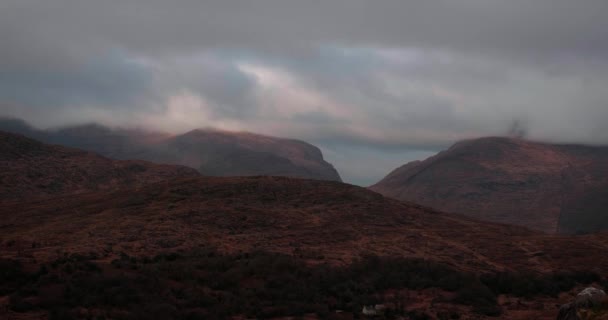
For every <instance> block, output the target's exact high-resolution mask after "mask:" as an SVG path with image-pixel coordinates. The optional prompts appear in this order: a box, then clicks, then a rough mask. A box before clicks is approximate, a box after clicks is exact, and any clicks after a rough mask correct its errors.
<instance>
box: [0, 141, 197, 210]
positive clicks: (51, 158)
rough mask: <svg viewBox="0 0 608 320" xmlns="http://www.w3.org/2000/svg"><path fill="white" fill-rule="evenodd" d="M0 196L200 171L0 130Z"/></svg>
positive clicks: (137, 182) (134, 183) (133, 183)
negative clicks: (114, 156) (125, 158)
mask: <svg viewBox="0 0 608 320" xmlns="http://www.w3.org/2000/svg"><path fill="white" fill-rule="evenodd" d="M0 167H2V168H3V170H2V171H1V172H0V200H28V199H36V198H40V197H45V196H54V195H59V194H66V193H78V192H89V191H97V190H108V189H116V188H124V187H131V188H136V187H141V186H143V185H144V184H148V183H154V182H159V181H163V180H166V179H170V178H177V177H182V178H183V177H192V176H198V175H199V173H198V172H196V170H193V169H191V168H187V167H183V166H174V165H159V164H153V163H149V162H146V161H140V160H128V161H119V160H111V159H108V158H105V157H102V156H99V155H97V154H94V153H91V152H86V151H82V150H77V149H72V148H66V147H62V146H57V145H48V144H44V143H42V142H38V141H36V140H33V139H30V138H27V137H25V136H22V135H18V134H12V133H7V132H2V131H0Z"/></svg>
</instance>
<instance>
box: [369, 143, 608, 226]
mask: <svg viewBox="0 0 608 320" xmlns="http://www.w3.org/2000/svg"><path fill="white" fill-rule="evenodd" d="M370 188H371V189H372V190H375V191H377V192H380V193H382V194H384V195H387V196H390V197H393V198H396V199H400V200H406V201H413V202H417V203H420V204H423V205H428V206H431V207H434V208H437V209H439V210H442V211H450V212H458V213H462V214H465V215H468V216H471V217H474V218H477V219H481V220H488V221H495V222H502V223H509V224H516V225H523V226H526V227H529V228H532V229H537V230H542V231H545V232H563V233H576V232H593V231H598V230H604V229H607V228H608V211H607V210H606V208H607V207H606V204H607V203H606V200H605V199H606V198H607V197H606V192H605V190H608V147H592V146H580V145H551V144H544V143H537V142H531V141H525V140H521V139H511V138H481V139H476V140H470V141H464V142H460V143H457V144H455V145H454V146H453V147H451V148H450V149H448V150H446V151H443V152H441V153H439V154H438V155H436V156H433V157H431V158H429V159H426V160H424V161H416V162H412V163H408V164H406V165H404V166H402V167H400V168H398V169H396V170H394V171H393V172H391V173H390V174H389V175H388V176H387V177H385V178H384V179H383V180H382V181H380V182H378V183H377V184H376V185H373V186H371V187H370Z"/></svg>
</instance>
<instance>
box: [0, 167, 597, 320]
mask: <svg viewBox="0 0 608 320" xmlns="http://www.w3.org/2000/svg"><path fill="white" fill-rule="evenodd" d="M0 221H2V222H1V223H0V229H1V230H2V235H1V237H0V271H2V272H0V306H2V308H0V316H4V317H7V318H8V317H19V318H21V319H40V318H42V319H44V318H46V316H49V315H50V318H52V319H54V318H61V319H63V318H68V317H70V318H77V319H78V318H89V317H93V318H95V317H100V316H102V317H106V318H121V319H142V318H145V319H150V318H159V319H161V318H162V319H183V318H192V319H242V318H263V319H269V318H274V319H286V318H285V317H288V316H305V317H306V318H307V319H325V318H330V319H352V318H353V317H361V316H362V314H361V313H362V307H363V306H364V305H369V304H384V305H385V306H386V307H387V308H388V309H387V312H390V315H391V316H389V317H388V318H398V317H400V316H408V317H410V318H415V319H419V318H424V319H445V318H446V317H448V318H450V317H452V318H454V317H456V318H458V319H463V320H464V319H483V318H485V316H488V315H491V316H497V315H501V317H502V319H552V318H554V317H555V316H556V315H557V312H558V306H559V305H560V304H562V303H565V302H566V301H568V300H570V299H571V296H568V294H569V293H570V292H577V291H579V290H580V289H577V288H578V286H580V285H582V284H585V285H588V284H590V283H592V282H598V281H600V280H601V276H600V275H603V271H604V270H606V269H607V268H608V255H606V254H605V253H606V250H608V239H607V238H606V236H605V235H589V236H580V237H569V236H549V235H542V234H538V233H535V232H532V231H529V230H526V229H524V228H521V227H516V226H508V225H499V224H493V223H487V222H478V221H474V220H471V219H469V218H466V217H463V216H459V215H454V214H446V213H441V212H437V211H434V210H432V209H428V208H424V207H421V206H419V205H414V204H410V203H404V202H399V201H396V200H392V199H388V198H384V197H383V196H381V195H379V194H377V193H374V192H371V191H369V190H366V189H364V188H360V187H355V186H350V185H346V184H341V183H337V182H329V181H318V180H303V179H291V178H283V177H240V178H217V177H216V178H214V177H201V178H191V179H178V180H172V181H166V182H161V183H157V184H152V185H148V186H145V187H142V188H139V189H120V190H115V191H104V192H91V193H86V194H80V195H71V196H62V197H56V198H53V199H47V200H41V201H36V202H30V203H27V204H19V203H13V204H7V205H3V206H0ZM3 275H7V276H3ZM560 293H561V294H560ZM3 294H6V295H7V296H4V297H3V296H2V295H3Z"/></svg>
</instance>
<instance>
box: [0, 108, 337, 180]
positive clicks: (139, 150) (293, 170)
mask: <svg viewBox="0 0 608 320" xmlns="http://www.w3.org/2000/svg"><path fill="white" fill-rule="evenodd" d="M0 130H6V131H11V132H17V133H21V134H23V135H26V136H29V137H33V138H36V139H40V140H43V141H45V142H49V143H54V144H60V145H64V146H69V147H75V148H79V149H84V150H88V151H93V152H97V153H99V154H101V155H104V156H106V157H110V158H114V159H141V160H147V161H152V162H157V163H169V164H179V165H185V166H189V167H192V168H195V169H197V170H198V171H199V172H201V173H202V174H204V175H208V176H254V175H275V176H289V177H298V178H309V179H318V180H332V181H341V179H340V176H339V174H338V172H337V171H336V169H335V168H334V167H333V166H332V165H331V164H330V163H328V162H326V161H325V160H324V159H323V154H322V153H321V151H320V150H319V148H317V147H315V146H313V145H311V144H309V143H306V142H303V141H299V140H293V139H283V138H276V137H269V136H263V135H258V134H254V133H248V132H229V131H220V130H213V129H204V130H201V129H199V130H193V131H190V132H187V133H185V134H182V135H177V136H174V135H169V134H165V133H159V132H153V131H144V130H128V129H111V128H107V127H104V126H102V125H99V124H87V125H80V126H72V127H65V128H61V129H56V130H37V129H35V128H32V127H31V126H29V125H28V124H27V123H25V122H24V121H21V120H15V119H0Z"/></svg>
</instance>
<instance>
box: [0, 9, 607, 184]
mask: <svg viewBox="0 0 608 320" xmlns="http://www.w3.org/2000/svg"><path fill="white" fill-rule="evenodd" d="M607 13H608V1H606V0H577V1H573V0H500V1H499V0H419V1H408V0H306V1H301V0H300V1H295V0H294V1H290V0H243V1H230V0H218V1H206V0H172V1H161V0H116V1H113V0H103V1H93V0H90V1H89V0H0V116H13V117H19V118H23V119H25V120H27V121H29V122H31V123H32V124H34V125H36V126H39V127H52V126H58V125H65V124H75V123H82V122H92V121H96V122H101V123H104V124H108V125H116V126H139V127H149V128H154V129H162V130H166V131H171V132H184V131H187V130H188V129H192V128H196V127H217V128H221V129H229V130H248V131H253V132H258V133H263V134H270V135H276V136H282V137H292V138H299V139H303V140H306V141H309V142H311V143H313V144H315V145H317V146H319V147H321V148H322V150H323V151H324V154H325V157H326V158H327V159H328V160H329V161H330V162H332V163H333V164H334V165H335V166H336V167H337V169H338V171H339V172H340V174H341V175H342V177H343V179H344V180H345V181H347V182H351V183H356V184H362V185H367V184H371V183H373V182H375V181H377V180H378V179H380V178H382V177H383V176H384V175H385V174H387V173H388V172H389V171H390V170H391V169H393V168H395V167H397V166H399V165H401V164H403V163H405V162H407V161H410V160H414V159H421V158H425V157H428V156H429V155H432V154H433V153H434V152H436V151H437V150H440V149H442V148H444V147H445V146H448V145H449V144H451V143H453V142H454V141H456V140H460V139H463V138H470V137H478V136H486V135H504V134H507V133H508V132H509V128H511V127H512V126H513V124H514V123H518V125H519V126H520V127H522V128H523V129H524V130H525V131H526V132H527V135H528V137H530V138H532V139H538V140H545V141H555V142H581V143H593V144H608V126H607V125H606V122H607V121H608V18H607V17H606V14H607Z"/></svg>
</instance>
